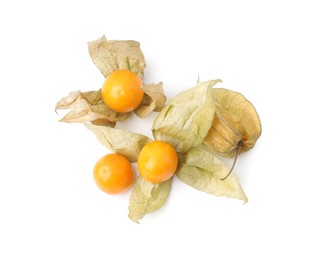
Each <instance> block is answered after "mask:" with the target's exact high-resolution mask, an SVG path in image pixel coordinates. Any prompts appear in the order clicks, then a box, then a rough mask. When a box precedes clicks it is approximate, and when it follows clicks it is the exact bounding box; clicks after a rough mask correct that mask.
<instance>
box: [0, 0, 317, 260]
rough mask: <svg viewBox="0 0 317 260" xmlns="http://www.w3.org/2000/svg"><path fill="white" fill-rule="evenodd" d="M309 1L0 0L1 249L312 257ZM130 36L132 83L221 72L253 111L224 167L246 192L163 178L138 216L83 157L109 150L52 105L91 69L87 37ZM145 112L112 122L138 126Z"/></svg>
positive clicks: (174, 86) (71, 254)
mask: <svg viewBox="0 0 317 260" xmlns="http://www.w3.org/2000/svg"><path fill="white" fill-rule="evenodd" d="M316 10H317V9H316V7H315V5H314V1H305V0H301V1H243V0H241V1H199V0H196V1H179V2H177V1H168V3H165V2H164V1H136V0H134V1H105V0H104V1H57V0H56V1H2V2H1V4H0V28H1V31H0V37H1V41H0V46H1V47H0V69H1V70H0V88H1V92H0V96H1V100H0V113H1V128H0V132H1V135H0V151H1V159H0V259H4V260H8V259H184V258H185V259H218V260H221V259H289V258H290V257H292V259H317V251H316V239H317V238H316V234H317V224H316V217H317V214H316V199H317V188H316V181H317V177H316V176H317V170H316V145H317V142H316V133H317V128H316V122H315V120H316V107H315V103H316V101H315V100H316V94H315V93H316V86H317V85H316V84H317V79H316V68H317V47H316V46H317V39H316V24H317V16H316ZM103 34H105V35H106V36H107V37H108V39H133V40H137V41H139V42H141V47H142V50H143V52H144V54H145V57H146V61H147V64H148V66H147V69H146V71H145V74H146V76H145V81H146V82H147V83H152V82H158V81H163V82H164V86H165V92H166V95H167V96H168V98H171V97H172V96H173V95H175V94H176V93H178V92H180V91H181V90H183V89H185V88H188V87H191V86H193V85H194V84H195V82H196V80H197V75H198V74H199V75H200V79H201V80H202V81H203V80H209V79H215V78H221V79H222V80H223V84H222V86H223V87H226V88H229V89H232V90H235V91H239V92H242V93H243V94H244V95H245V96H246V97H247V98H248V99H249V100H250V101H251V102H252V103H253V104H254V105H255V107H256V108H257V110H258V112H259V115H260V117H261V120H262V126H263V134H262V136H261V138H260V139H259V141H258V143H257V145H256V147H255V148H254V149H253V150H251V151H250V152H248V153H247V154H245V155H243V156H241V158H240V159H239V160H238V163H237V166H236V169H235V172H236V174H237V176H238V177H239V179H240V181H241V184H242V186H243V187H244V190H245V192H246V194H247V195H248V197H249V202H248V203H247V204H245V205H243V203H242V202H240V201H238V200H234V199H226V198H218V197H214V196H212V195H208V194H205V193H202V192H198V191H196V190H194V189H192V188H190V187H188V186H186V185H185V184H183V183H181V182H180V181H179V180H177V179H175V180H174V183H173V190H172V192H171V194H170V198H169V200H168V202H167V204H166V205H165V206H164V207H163V208H162V209H161V210H159V211H158V212H156V213H153V214H151V215H148V216H146V217H145V218H144V219H143V220H142V221H141V224H140V225H137V224H134V223H132V222H131V221H130V220H129V219H128V217H127V214H128V199H129V192H127V193H125V194H122V195H119V196H109V195H106V194H104V193H102V192H101V191H99V190H98V188H97V187H96V186H95V184H94V182H93V179H92V167H93V165H94V163H95V161H96V160H97V159H98V158H99V157H101V156H103V155H104V154H105V153H107V152H108V151H107V150H106V149H105V148H104V147H103V146H102V145H100V144H99V143H98V142H97V140H96V138H95V136H94V135H93V134H92V133H90V132H89V131H88V130H86V129H85V128H84V127H83V126H82V125H76V124H75V125H71V124H64V123H59V122H58V119H59V118H60V117H59V116H58V115H56V114H55V112H54V106H55V103H56V101H58V100H59V99H60V98H61V97H63V96H65V95H67V94H68V92H70V91H72V90H96V89H98V88H100V87H101V85H102V83H103V80H104V79H103V77H102V75H101V73H100V72H99V71H98V70H97V68H96V67H95V66H94V64H93V63H92V61H91V60H90V56H89V54H88V50H87V42H88V41H91V40H95V39H97V38H99V37H100V36H102V35H103ZM154 117H155V114H152V115H151V116H150V117H149V118H148V119H146V120H140V119H138V118H136V117H134V118H131V119H130V120H128V122H124V123H122V124H119V127H123V128H125V129H131V130H134V131H137V132H142V133H145V134H148V135H150V126H151V122H152V120H153V119H154Z"/></svg>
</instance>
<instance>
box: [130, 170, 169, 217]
mask: <svg viewBox="0 0 317 260" xmlns="http://www.w3.org/2000/svg"><path fill="white" fill-rule="evenodd" d="M171 188H172V178H170V179H169V180H167V181H165V182H162V183H159V184H154V183H151V182H148V181H146V180H144V179H143V178H142V177H141V176H139V177H138V178H137V179H136V181H135V183H134V185H133V189H132V192H131V196H130V202H129V218H130V219H131V220H132V221H133V222H136V223H139V220H140V219H141V218H143V217H144V216H145V215H146V214H149V213H151V212H154V211H156V210H158V209H160V208H161V207H162V206H163V205H164V204H165V202H166V200H167V198H168V195H169V193H170V190H171Z"/></svg>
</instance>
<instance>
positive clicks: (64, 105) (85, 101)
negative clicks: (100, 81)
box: [55, 90, 131, 127]
mask: <svg viewBox="0 0 317 260" xmlns="http://www.w3.org/2000/svg"><path fill="white" fill-rule="evenodd" d="M55 109H56V110H59V109H71V111H70V112H68V113H67V114H66V115H65V116H64V117H63V118H62V119H60V121H61V122H66V123H86V122H92V123H95V124H99V125H107V126H111V127H114V126H115V123H116V121H122V120H125V119H127V118H128V117H129V116H130V115H131V113H117V112H115V111H113V110H112V109H110V108H109V107H108V106H107V105H106V104H105V103H104V101H103V100H102V98H101V91H100V90H98V91H88V92H83V93H82V92H80V91H74V92H70V93H69V95H68V96H66V97H64V98H62V99H61V100H60V101H58V102H57V104H56V106H55Z"/></svg>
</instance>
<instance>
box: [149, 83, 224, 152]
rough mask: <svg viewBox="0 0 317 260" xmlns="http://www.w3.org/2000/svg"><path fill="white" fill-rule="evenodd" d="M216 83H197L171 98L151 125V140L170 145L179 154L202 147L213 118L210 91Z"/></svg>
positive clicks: (213, 109) (212, 103)
mask: <svg viewBox="0 0 317 260" xmlns="http://www.w3.org/2000/svg"><path fill="white" fill-rule="evenodd" d="M218 82H220V80H210V81H206V82H202V83H198V84H197V85H196V86H195V87H193V88H190V89H188V90H185V91H182V92H181V93H179V94H178V95H176V96H175V97H174V98H172V99H171V101H170V102H169V103H168V104H167V105H166V106H165V107H164V108H163V109H162V111H161V112H160V113H159V114H158V116H157V117H156V119H155V121H154V123H153V126H152V132H153V136H154V138H155V139H156V140H161V141H164V142H167V143H169V144H170V145H172V146H173V147H174V148H175V149H176V151H177V152H180V153H184V152H187V151H188V150H189V149H190V148H191V147H192V146H195V145H199V144H201V143H202V142H203V140H204V138H205V137H206V135H207V133H208V131H209V129H210V126H211V122H212V120H213V117H214V111H215V104H214V102H213V100H212V98H211V88H212V87H213V86H214V85H215V84H216V83H218Z"/></svg>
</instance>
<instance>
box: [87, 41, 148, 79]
mask: <svg viewBox="0 0 317 260" xmlns="http://www.w3.org/2000/svg"><path fill="white" fill-rule="evenodd" d="M88 50H89V54H90V57H91V59H92V61H93V62H94V63H95V65H96V66H97V68H98V69H99V70H100V72H101V73H102V75H104V76H105V78H106V77H108V75H109V74H110V73H111V72H112V71H115V70H130V71H132V72H134V73H136V74H138V75H139V77H140V78H141V79H143V76H144V69H145V67H146V63H145V59H144V55H143V53H142V50H141V48H140V43H139V42H137V41H132V40H126V41H124V40H111V41H108V40H107V38H106V37H105V36H102V37H101V38H99V39H97V40H95V41H91V42H89V43H88Z"/></svg>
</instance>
